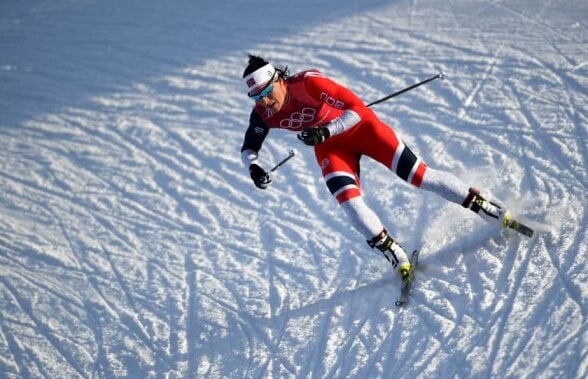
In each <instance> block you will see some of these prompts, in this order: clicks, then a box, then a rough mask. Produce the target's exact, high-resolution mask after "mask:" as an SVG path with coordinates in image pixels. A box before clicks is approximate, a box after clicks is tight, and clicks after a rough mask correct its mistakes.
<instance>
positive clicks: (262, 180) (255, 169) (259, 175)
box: [249, 163, 272, 189]
mask: <svg viewBox="0 0 588 379" xmlns="http://www.w3.org/2000/svg"><path fill="white" fill-rule="evenodd" d="M249 175H251V179H252V180H253V183H255V185H256V186H257V188H261V189H266V188H267V187H268V186H269V185H270V183H271V182H272V178H271V177H270V176H269V174H268V173H267V172H265V170H264V169H263V168H261V167H260V166H259V165H256V164H255V163H253V164H251V165H250V166H249Z"/></svg>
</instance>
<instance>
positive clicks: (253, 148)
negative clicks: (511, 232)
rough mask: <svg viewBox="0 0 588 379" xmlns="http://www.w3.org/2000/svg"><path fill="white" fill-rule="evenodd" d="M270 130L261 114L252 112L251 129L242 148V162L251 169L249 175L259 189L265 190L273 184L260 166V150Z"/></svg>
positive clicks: (248, 129)
mask: <svg viewBox="0 0 588 379" xmlns="http://www.w3.org/2000/svg"><path fill="white" fill-rule="evenodd" d="M268 133H269V129H268V128H267V127H266V126H265V124H264V123H263V120H262V119H261V117H260V116H259V114H258V113H257V112H255V111H252V112H251V117H250V118H249V127H248V128H247V131H246V132H245V138H244V140H243V146H242V147H241V161H242V162H243V164H244V165H245V167H248V168H249V175H250V176H251V179H252V180H253V183H255V185H256V186H257V187H258V188H261V189H265V188H267V186H268V185H269V184H270V183H271V182H272V179H271V177H270V176H269V175H268V173H267V172H266V171H265V170H264V169H263V168H262V167H261V166H260V165H259V155H258V153H259V150H260V149H261V146H262V145H263V141H264V140H265V137H267V134H268Z"/></svg>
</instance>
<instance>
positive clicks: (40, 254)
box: [0, 0, 588, 378]
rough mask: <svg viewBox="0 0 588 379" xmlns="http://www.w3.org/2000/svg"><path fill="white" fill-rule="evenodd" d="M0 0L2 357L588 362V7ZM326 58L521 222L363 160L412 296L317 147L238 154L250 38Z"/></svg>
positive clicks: (74, 373) (362, 371)
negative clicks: (497, 220) (518, 224)
mask: <svg viewBox="0 0 588 379" xmlns="http://www.w3.org/2000/svg"><path fill="white" fill-rule="evenodd" d="M252 4H253V3H252V2H232V1H227V0H224V1H223V0H220V1H218V0H217V1H206V0H201V1H187V0H177V1H173V2H156V1H149V0H141V1H139V0H129V1H124V2H120V1H114V0H103V1H99V2H96V1H90V0H77V1H73V0H54V1H41V0H30V1H27V2H16V1H4V2H2V3H1V4H0V141H1V142H0V144H1V148H0V187H1V188H2V190H1V191H0V310H1V317H0V377H5V378H16V377H26V378H28V377H84V378H86V377H108V378H115V377H135V378H149V377H153V378H156V377H169V378H173V377H187V378H196V377H197V378H221V377H223V378H224V377H229V378H259V377H274V378H281V377H300V378H308V377H313V378H315V377H325V378H326V377H329V378H330V377H337V378H351V377H354V378H374V377H382V378H390V377H406V378H411V377H427V378H433V377H440V378H447V377H460V378H486V377H559V378H581V377H586V376H588V356H587V354H588V327H587V326H588V322H587V311H588V307H587V298H588V285H587V283H588V270H587V245H588V233H587V225H588V218H587V205H586V204H587V201H586V200H587V198H588V196H587V190H588V175H587V170H586V167H587V165H586V161H587V158H588V144H587V142H586V141H588V127H587V125H588V93H587V91H586V88H588V79H587V78H588V54H587V51H586V46H587V43H588V31H587V30H588V25H587V24H586V20H587V19H588V17H587V16H588V3H586V2H585V1H579V0H568V1H547V2H536V1H532V0H517V1H500V0H495V1H490V0H486V1H482V0H452V1H449V2H438V1H434V0H421V1H418V2H417V1H404V0H399V1H393V2H390V1H383V0H368V1H361V2H360V1H354V0H340V1H338V2H337V5H336V6H335V5H334V4H335V3H333V4H330V5H329V4H323V3H321V2H315V1H309V0H300V1H296V2H280V1H278V2H276V1H266V0H259V1H256V2H255V5H252ZM250 52H251V53H257V54H261V55H263V56H265V57H266V58H268V59H269V60H270V61H272V62H274V63H276V64H278V65H281V66H284V65H288V66H289V67H290V69H291V71H292V72H296V71H299V70H303V69H307V68H311V67H315V68H318V69H319V70H321V71H323V72H324V73H326V74H327V75H329V76H331V77H332V78H334V79H336V80H337V81H339V82H341V83H342V84H345V85H347V86H349V87H350V88H351V89H352V90H354V91H355V92H356V93H357V94H359V95H360V96H361V97H362V98H363V99H364V101H366V103H367V102H371V101H374V100H376V99H378V98H380V97H382V96H385V95H387V94H389V93H392V92H394V91H397V90H399V89H402V88H404V87H406V86H408V85H411V84H414V83H416V82H417V81H419V80H422V79H425V78H427V77H429V76H431V75H434V74H436V73H438V72H439V71H440V70H443V71H444V72H445V74H446V75H447V78H446V79H445V80H443V81H441V80H436V81H433V82H431V83H429V84H427V85H426V86H423V87H419V88H418V89H415V90H412V91H410V92H408V93H406V94H403V95H401V96H399V97H397V98H395V99H392V100H389V101H387V102H385V103H382V104H378V105H376V106H374V108H373V109H374V110H375V111H376V112H377V113H378V115H379V116H380V117H381V118H382V119H383V120H384V121H386V122H387V123H389V124H390V125H391V126H392V127H394V128H395V129H396V130H397V131H398V133H400V134H401V135H402V137H403V138H404V140H405V141H406V142H407V144H408V145H409V146H411V148H412V149H413V150H414V151H415V152H416V153H418V155H419V156H421V157H422V158H423V159H424V161H425V162H427V163H428V164H429V165H430V166H433V167H438V168H441V169H444V170H449V171H451V172H453V173H455V174H456V175H458V176H460V177H462V178H463V179H464V180H465V181H467V182H468V183H469V184H472V185H475V186H478V187H481V188H484V189H487V190H488V191H490V192H491V193H492V194H493V195H494V196H495V197H496V198H497V199H500V200H501V201H503V202H504V203H506V204H507V205H508V206H509V208H511V209H512V210H513V211H514V212H515V213H516V214H518V215H519V216H521V217H522V218H523V219H524V220H526V221H528V222H529V223H530V224H531V225H533V226H534V227H536V228H537V229H538V231H539V233H538V235H537V236H536V237H535V238H534V239H531V240H528V239H525V238H524V237H521V236H517V235H514V234H513V233H509V232H504V231H499V230H496V229H495V228H494V227H492V226H490V225H488V224H485V223H484V222H483V221H481V220H480V219H479V218H478V217H477V216H476V215H474V214H473V213H471V212H467V211H465V210H463V209H462V208H461V207H459V206H456V205H454V204H449V203H447V202H445V201H443V200H441V199H440V198H438V197H437V196H435V195H433V194H429V193H425V192H423V191H419V190H417V189H414V188H412V187H410V186H408V185H407V184H405V183H403V182H402V181H401V180H400V179H398V178H396V177H395V176H394V175H393V174H391V173H390V172H388V171H387V170H386V169H385V168H383V167H381V166H378V165H376V164H375V163H374V162H372V161H369V160H368V159H363V160H362V177H363V186H364V192H365V195H366V199H367V201H368V203H369V204H370V205H371V206H373V207H374V209H376V210H377V211H378V214H379V215H380V216H381V217H382V219H383V220H384V221H385V223H386V225H387V227H388V228H389V229H390V230H391V232H392V233H393V235H394V236H395V237H396V238H397V239H398V240H400V241H401V242H402V243H403V245H404V246H405V248H406V249H407V250H409V251H410V250H412V249H415V248H419V249H421V256H420V262H421V266H420V267H421V270H420V272H419V276H418V279H417V282H416V284H415V288H414V293H413V298H412V301H411V303H410V306H409V307H408V308H405V309H398V308H396V307H395V305H394V301H395V300H396V297H397V295H398V292H399V281H398V279H397V278H396V277H395V276H394V274H393V273H392V270H391V268H390V267H389V266H388V265H387V263H386V262H385V260H384V259H383V257H382V256H381V255H379V254H377V253H376V252H374V251H373V250H371V249H369V247H368V246H367V245H366V243H365V241H364V240H363V238H362V237H361V236H360V235H359V234H358V233H357V232H355V231H354V230H353V229H352V228H351V227H350V226H349V225H348V223H347V221H346V219H345V217H344V214H343V212H342V210H340V209H339V208H338V207H337V204H336V202H335V200H334V199H332V198H331V196H330V194H329V193H328V191H327V189H326V187H325V185H324V183H323V181H322V178H321V176H320V172H319V170H318V168H317V167H316V164H315V162H314V155H313V153H312V150H311V149H309V148H307V147H305V146H303V145H301V143H300V142H299V141H297V139H296V137H295V135H294V134H293V133H286V132H280V131H274V132H272V133H270V136H269V138H268V140H267V141H266V144H265V145H264V148H263V150H262V155H261V158H262V163H263V165H264V166H265V167H266V168H270V167H272V166H273V165H274V164H276V163H277V162H279V161H280V160H281V159H283V158H284V157H285V156H286V155H287V152H288V150H289V149H297V150H298V154H297V155H296V157H295V158H293V159H292V160H290V161H289V162H288V163H286V164H285V165H284V166H282V167H281V168H280V169H279V170H277V171H276V174H275V176H274V183H273V184H272V185H271V187H270V188H269V189H268V190H265V191H261V190H258V189H256V188H255V187H254V186H253V184H252V183H251V181H250V179H249V177H248V174H247V172H246V169H245V168H244V167H243V166H242V164H241V161H240V154H239V149H240V146H241V142H242V138H243V132H244V130H245V127H246V124H247V120H248V114H249V111H250V108H251V105H252V104H251V101H250V100H249V99H247V97H246V96H245V91H244V89H245V88H244V85H243V83H242V82H241V80H240V77H241V73H242V71H243V69H244V67H245V65H246V61H247V53H250Z"/></svg>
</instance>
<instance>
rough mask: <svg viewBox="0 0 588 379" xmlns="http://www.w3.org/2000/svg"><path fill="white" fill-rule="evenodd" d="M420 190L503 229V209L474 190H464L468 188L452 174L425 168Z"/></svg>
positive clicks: (504, 212)
mask: <svg viewBox="0 0 588 379" xmlns="http://www.w3.org/2000/svg"><path fill="white" fill-rule="evenodd" d="M420 188H422V189H424V190H427V191H431V192H434V193H436V194H438V195H439V196H441V197H443V198H444V199H447V200H449V201H451V202H454V203H456V204H460V205H462V206H463V207H464V208H468V209H471V210H472V211H473V212H475V213H477V214H478V215H479V216H480V217H482V218H483V219H484V220H486V221H488V222H490V223H499V225H500V226H503V227H504V225H503V221H504V217H505V215H506V214H507V212H506V211H505V210H504V208H503V207H502V206H500V205H499V204H496V203H494V202H491V201H488V200H486V198H484V197H483V196H482V195H480V191H478V190H476V189H475V188H470V189H469V190H466V188H468V187H467V186H466V185H465V184H464V183H463V182H462V181H461V180H460V179H459V178H457V177H456V176H455V175H453V174H450V173H448V172H445V171H441V170H435V169H432V168H431V167H427V169H426V170H425V173H424V175H423V178H422V182H421V185H420Z"/></svg>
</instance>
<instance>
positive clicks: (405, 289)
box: [396, 250, 419, 307]
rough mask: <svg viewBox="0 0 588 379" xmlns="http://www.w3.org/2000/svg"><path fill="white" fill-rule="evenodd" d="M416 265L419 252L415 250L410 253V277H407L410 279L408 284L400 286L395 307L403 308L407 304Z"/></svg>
mask: <svg viewBox="0 0 588 379" xmlns="http://www.w3.org/2000/svg"><path fill="white" fill-rule="evenodd" d="M418 263H419V251H418V250H415V251H413V252H412V255H411V257H410V275H409V278H410V279H409V280H408V282H406V283H402V286H401V287H400V297H399V298H398V300H397V301H396V306H397V307H403V306H405V305H406V304H407V303H408V298H409V295H410V289H411V287H412V282H414V273H415V270H416V267H417V264H418Z"/></svg>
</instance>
